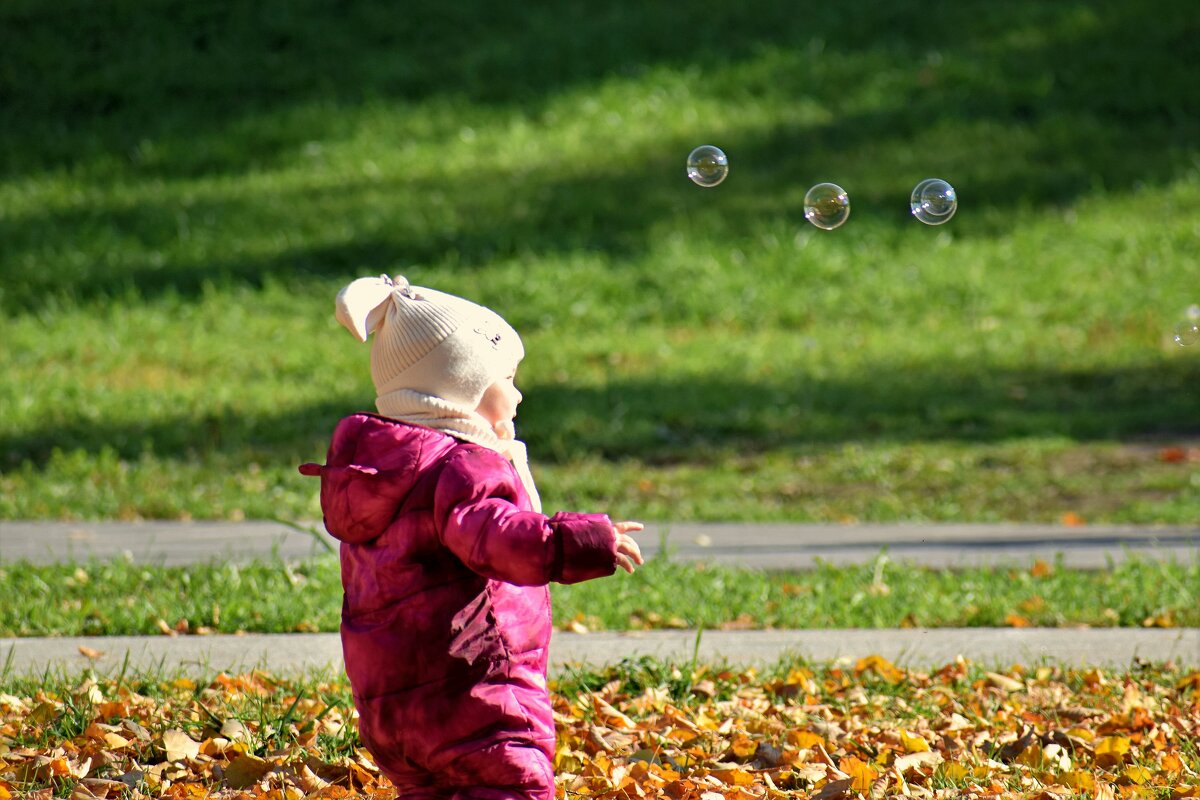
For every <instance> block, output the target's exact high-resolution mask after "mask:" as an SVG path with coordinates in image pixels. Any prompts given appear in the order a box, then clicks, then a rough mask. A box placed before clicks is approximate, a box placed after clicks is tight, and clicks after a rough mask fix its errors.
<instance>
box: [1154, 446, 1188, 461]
mask: <svg viewBox="0 0 1200 800" xmlns="http://www.w3.org/2000/svg"><path fill="white" fill-rule="evenodd" d="M1158 460H1159V461H1162V462H1163V463H1165V464H1182V463H1183V462H1185V461H1187V460H1188V454H1187V450H1184V449H1183V448H1182V447H1164V448H1163V449H1161V450H1159V451H1158Z"/></svg>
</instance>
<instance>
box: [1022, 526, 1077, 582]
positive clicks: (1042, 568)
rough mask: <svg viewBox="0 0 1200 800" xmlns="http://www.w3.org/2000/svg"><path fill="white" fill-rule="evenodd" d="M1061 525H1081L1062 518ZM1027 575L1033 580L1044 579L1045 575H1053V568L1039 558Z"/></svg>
mask: <svg viewBox="0 0 1200 800" xmlns="http://www.w3.org/2000/svg"><path fill="white" fill-rule="evenodd" d="M1063 524H1064V525H1072V524H1074V525H1079V524H1081V523H1080V522H1075V523H1071V522H1066V518H1065V517H1064V518H1063ZM1029 574H1030V575H1032V576H1033V577H1035V578H1044V577H1046V576H1047V575H1053V574H1054V567H1052V566H1050V565H1049V564H1047V563H1046V562H1045V561H1043V560H1042V559H1040V558H1039V559H1038V560H1037V561H1034V562H1033V566H1032V567H1030V568H1029Z"/></svg>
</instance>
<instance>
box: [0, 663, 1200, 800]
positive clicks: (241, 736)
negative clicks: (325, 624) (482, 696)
mask: <svg viewBox="0 0 1200 800" xmlns="http://www.w3.org/2000/svg"><path fill="white" fill-rule="evenodd" d="M644 677H645V676H641V677H639V676H638V675H634V674H633V673H631V672H630V671H629V669H628V668H627V669H626V671H625V672H621V671H620V669H619V668H614V669H613V670H610V671H609V672H607V673H605V674H604V675H602V676H600V677H599V679H598V680H591V682H590V683H583V684H572V685H571V686H569V687H568V686H566V685H557V686H556V691H555V694H554V704H555V716H556V720H557V723H558V728H559V745H558V751H557V754H556V758H555V761H556V768H557V773H558V794H559V797H560V798H564V800H566V798H597V799H598V800H610V799H611V800H634V799H640V798H668V800H780V799H781V798H817V799H819V800H842V799H843V798H883V797H913V798H949V797H971V798H1034V800H1058V799H1059V798H1067V797H1077V796H1087V797H1096V798H1106V799H1107V798H1111V799H1112V800H1118V798H1180V799H1181V798H1200V776H1198V775H1197V770H1198V769H1200V753H1198V750H1197V742H1198V741H1200V672H1188V671H1184V670H1177V669H1174V668H1172V667H1170V666H1169V665H1168V666H1162V665H1159V666H1155V665H1141V666H1140V667H1138V668H1135V669H1133V670H1132V671H1130V672H1128V673H1125V674H1117V673H1110V672H1106V671H1103V670H1100V669H1094V668H1092V669H1079V670H1062V669H1060V668H1058V667H1040V668H1036V669H1026V668H1023V667H1020V666H1014V667H1012V668H1011V669H1008V670H1003V671H985V670H982V669H980V668H978V667H976V666H975V665H972V664H969V663H967V662H965V661H963V660H961V659H960V660H958V661H956V662H954V663H951V664H948V665H946V666H944V667H942V668H941V669H938V670H935V671H931V672H920V671H914V670H910V669H904V668H901V667H898V666H896V665H895V664H892V663H891V662H889V661H887V660H886V659H883V658H880V657H878V656H870V657H867V658H863V659H860V660H857V661H847V662H846V663H840V664H833V665H825V666H796V667H793V668H791V669H790V670H788V671H786V674H784V673H780V674H772V675H759V674H758V673H757V672H756V671H754V670H745V671H738V672H733V671H720V672H714V671H711V670H709V669H706V668H701V669H699V670H697V671H696V672H695V673H694V674H691V675H687V676H685V675H683V674H682V673H681V672H680V671H679V670H678V669H677V668H675V669H673V672H672V673H671V675H670V677H669V679H667V680H662V681H657V682H655V681H649V682H647V681H645V680H642V679H641V678H644ZM660 677H661V675H660ZM593 678H594V676H593ZM602 681H607V682H606V683H603V685H601V682H602ZM584 685H590V686H593V687H595V688H594V689H591V690H588V689H584V688H581V687H582V686H584ZM152 688H153V691H149V690H147V689H146V688H145V687H141V690H140V691H135V690H134V689H133V688H131V686H130V685H129V684H126V683H123V682H120V681H116V680H100V681H98V680H95V679H88V680H85V681H84V682H83V683H81V684H79V685H77V686H71V687H70V688H69V689H63V690H62V691H61V692H59V693H55V692H52V691H50V690H47V689H37V690H34V691H32V692H29V693H27V694H24V695H21V694H9V693H3V692H0V800H6V798H10V797H31V798H50V797H68V796H69V797H72V798H78V799H79V800H85V799H86V798H134V799H135V800H136V799H138V798H147V797H166V798H181V799H182V798H239V799H240V798H247V799H249V798H272V799H274V798H278V799H279V800H298V799H299V798H341V797H391V796H392V790H391V787H390V786H389V785H388V783H387V781H386V780H385V779H384V778H382V777H381V776H380V774H379V772H378V770H377V769H376V768H375V765H374V763H373V762H372V760H371V758H370V756H369V755H368V754H367V753H366V752H365V751H363V750H362V749H361V748H360V746H359V745H358V740H357V737H356V736H354V734H353V711H352V709H350V708H349V706H348V702H346V701H345V700H343V701H342V702H338V701H336V700H333V699H331V698H334V697H342V698H346V697H347V694H346V690H345V685H344V682H342V683H341V684H335V685H328V684H326V685H315V686H313V685H306V686H303V687H298V686H296V685H293V684H289V683H288V682H287V681H283V680H277V679H274V678H272V677H271V676H268V675H265V674H262V673H257V672H256V673H251V674H248V675H235V676H230V675H219V676H217V677H216V678H215V679H214V680H213V681H211V682H210V683H208V684H207V685H203V686H197V685H195V684H194V683H193V682H192V681H190V680H188V679H186V678H180V679H177V680H175V681H171V682H165V683H162V684H159V685H157V686H155V687H152Z"/></svg>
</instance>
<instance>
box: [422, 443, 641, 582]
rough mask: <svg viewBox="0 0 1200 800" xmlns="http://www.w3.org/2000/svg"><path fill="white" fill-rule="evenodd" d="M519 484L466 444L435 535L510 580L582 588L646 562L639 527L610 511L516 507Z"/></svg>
mask: <svg viewBox="0 0 1200 800" xmlns="http://www.w3.org/2000/svg"><path fill="white" fill-rule="evenodd" d="M519 491H520V489H519V480H518V479H517V477H516V475H515V474H514V472H513V470H512V467H511V465H510V464H508V462H507V461H506V460H505V459H504V458H503V457H502V456H500V455H499V454H497V453H494V452H492V451H489V450H484V449H483V448H478V447H464V448H463V449H461V450H459V451H458V452H457V453H455V454H454V455H452V456H451V457H450V459H449V460H448V462H447V463H446V465H445V467H444V468H443V470H442V474H441V476H440V477H439V478H438V485H437V489H436V491H435V494H434V521H435V524H436V525H437V527H438V536H439V538H440V539H441V541H442V543H443V544H444V545H446V547H447V548H449V549H450V550H451V551H452V552H453V553H454V554H455V555H456V556H458V557H459V559H461V560H462V562H463V563H464V564H466V566H467V567H469V568H470V569H472V570H473V571H475V572H478V573H479V574H481V575H485V576H487V577H489V578H495V579H497V580H503V581H506V582H508V583H514V584H518V585H523V586H535V585H542V584H546V583H549V582H551V581H554V582H557V583H577V582H579V581H584V580H589V579H591V578H599V577H604V576H606V575H611V574H612V573H613V572H615V571H616V568H617V567H618V566H620V567H622V568H623V569H626V570H628V571H630V572H632V571H633V568H634V565H636V564H641V563H642V556H641V552H640V550H639V549H638V546H637V543H636V542H635V541H634V540H633V538H632V537H631V536H630V535H629V533H630V532H632V531H636V530H640V529H641V527H642V526H641V524H640V523H637V522H620V523H617V524H613V522H612V521H611V520H610V519H609V518H608V516H607V515H605V514H578V513H572V512H561V513H558V514H555V515H554V516H553V517H546V516H545V515H544V514H540V513H537V512H534V511H522V510H521V509H520V508H519V507H518V506H517V499H518V497H519Z"/></svg>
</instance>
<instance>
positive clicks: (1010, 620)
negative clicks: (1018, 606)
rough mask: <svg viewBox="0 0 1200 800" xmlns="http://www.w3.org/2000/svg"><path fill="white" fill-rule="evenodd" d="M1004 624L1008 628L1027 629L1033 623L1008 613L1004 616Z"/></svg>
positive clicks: (1018, 615)
mask: <svg viewBox="0 0 1200 800" xmlns="http://www.w3.org/2000/svg"><path fill="white" fill-rule="evenodd" d="M1004 624H1005V625H1007V626H1008V627H1010V628H1028V627H1029V626H1030V625H1032V624H1033V623H1032V622H1030V621H1029V620H1028V619H1027V618H1025V617H1022V616H1021V615H1020V614H1013V613H1008V614H1005V615H1004Z"/></svg>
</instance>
